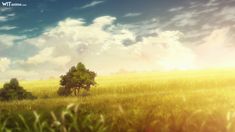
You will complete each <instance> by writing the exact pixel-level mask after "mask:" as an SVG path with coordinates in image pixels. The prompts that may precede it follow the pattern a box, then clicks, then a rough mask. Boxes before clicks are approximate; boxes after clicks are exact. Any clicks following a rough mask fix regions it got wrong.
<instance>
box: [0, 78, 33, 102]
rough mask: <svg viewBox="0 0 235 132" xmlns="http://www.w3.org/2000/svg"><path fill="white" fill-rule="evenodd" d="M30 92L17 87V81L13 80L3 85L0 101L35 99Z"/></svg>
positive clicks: (0, 90) (0, 91)
mask: <svg viewBox="0 0 235 132" xmlns="http://www.w3.org/2000/svg"><path fill="white" fill-rule="evenodd" d="M35 98H36V97H35V96H33V95H32V94H31V93H30V92H27V91H26V90H24V89H23V87H21V86H20V85H19V82H18V80H17V79H15V78H13V79H11V80H10V82H9V83H5V84H4V86H3V88H2V89H0V100H1V101H10V100H23V99H35Z"/></svg>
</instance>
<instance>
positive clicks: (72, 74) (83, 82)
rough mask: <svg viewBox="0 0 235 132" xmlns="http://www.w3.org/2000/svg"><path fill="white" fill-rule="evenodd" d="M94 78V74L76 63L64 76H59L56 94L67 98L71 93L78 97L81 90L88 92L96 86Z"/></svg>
mask: <svg viewBox="0 0 235 132" xmlns="http://www.w3.org/2000/svg"><path fill="white" fill-rule="evenodd" d="M95 77H96V73H95V72H93V71H90V70H89V69H87V68H86V67H85V65H84V64H82V63H78V64H77V66H76V67H75V66H73V67H71V68H70V69H69V71H68V72H67V74H66V75H62V76H61V80H60V85H61V87H60V88H59V90H58V94H59V95H61V96H68V95H70V94H72V93H74V95H78V94H79V91H80V90H81V89H85V90H87V91H88V90H90V88H91V86H94V85H95V84H96V82H95Z"/></svg>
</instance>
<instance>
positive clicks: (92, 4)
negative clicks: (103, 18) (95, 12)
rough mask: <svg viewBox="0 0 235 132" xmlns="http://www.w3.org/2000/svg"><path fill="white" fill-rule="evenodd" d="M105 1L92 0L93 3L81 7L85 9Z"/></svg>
mask: <svg viewBox="0 0 235 132" xmlns="http://www.w3.org/2000/svg"><path fill="white" fill-rule="evenodd" d="M103 2H104V1H92V2H91V3H88V4H86V5H84V6H82V7H81V9H85V8H89V7H94V6H96V5H99V4H101V3H103Z"/></svg>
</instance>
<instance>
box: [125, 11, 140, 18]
mask: <svg viewBox="0 0 235 132" xmlns="http://www.w3.org/2000/svg"><path fill="white" fill-rule="evenodd" d="M140 15H142V13H137V12H136V13H127V14H125V15H124V17H137V16H140Z"/></svg>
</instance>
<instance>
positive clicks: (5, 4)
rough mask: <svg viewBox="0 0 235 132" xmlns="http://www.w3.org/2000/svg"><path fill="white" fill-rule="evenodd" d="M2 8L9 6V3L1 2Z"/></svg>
mask: <svg viewBox="0 0 235 132" xmlns="http://www.w3.org/2000/svg"><path fill="white" fill-rule="evenodd" d="M2 5H3V6H11V2H2Z"/></svg>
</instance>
